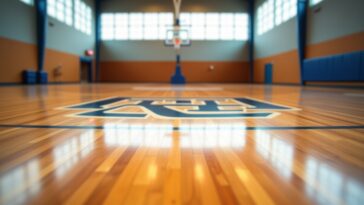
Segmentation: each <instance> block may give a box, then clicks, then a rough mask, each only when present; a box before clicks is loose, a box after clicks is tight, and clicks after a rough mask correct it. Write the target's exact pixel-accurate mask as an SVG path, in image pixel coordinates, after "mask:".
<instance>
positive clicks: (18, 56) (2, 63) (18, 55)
mask: <svg viewBox="0 0 364 205" xmlns="http://www.w3.org/2000/svg"><path fill="white" fill-rule="evenodd" d="M36 67H37V47H36V46H35V45H32V44H28V43H23V42H19V41H14V40H9V39H5V38H1V37H0V82H1V83H19V82H21V72H22V71H23V70H25V69H29V68H32V69H33V70H35V69H36Z"/></svg>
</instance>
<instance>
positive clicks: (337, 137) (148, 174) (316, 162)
mask: <svg viewBox="0 0 364 205" xmlns="http://www.w3.org/2000/svg"><path fill="white" fill-rule="evenodd" d="M0 96H1V98H0V204H37V205H39V204H50V205H54V204H97V205H99V204H133V205H137V204H156V205H161V204H206V205H214V204H222V205H227V204H260V205H271V204H276V205H286V204H287V205H291V204H295V205H299V204H320V205H330V204H338V205H339V204H340V205H341V204H348V205H363V204H364V90H360V89H339V88H319V87H306V88H302V87H299V86H263V85H254V86H253V85H229V84H227V85H221V84H211V85H208V84H203V85H201V84H196V85H188V86H185V87H171V86H169V85H164V84H95V85H50V86H42V87H41V86H29V87H26V86H13V87H12V86H10V87H0ZM115 96H116V97H117V96H119V97H120V96H121V97H131V98H136V99H139V100H140V99H143V98H145V99H151V98H159V99H161V100H162V101H163V99H166V100H167V101H168V100H169V101H170V100H173V99H177V100H181V99H182V100H183V99H201V98H206V99H215V98H216V99H218V100H220V101H221V100H222V101H224V102H228V101H229V99H234V98H241V97H246V98H249V99H256V100H259V101H264V102H268V103H269V102H270V103H274V104H278V105H283V106H287V107H291V108H292V110H283V111H274V112H273V113H275V114H274V116H273V117H268V118H254V117H248V118H231V119H230V118H223V119H220V118H218V117H212V118H205V119H201V118H196V119H195V118H178V117H176V118H175V119H173V118H163V117H160V116H159V117H158V116H157V115H148V117H144V118H137V119H134V118H125V117H110V118H109V117H102V116H95V117H91V116H89V117H85V116H82V117H80V116H77V113H80V112H83V111H85V110H82V109H80V110H77V109H67V108H69V106H72V105H77V104H81V103H87V102H93V101H96V100H100V99H106V98H108V99H109V98H111V97H115ZM117 103H120V102H117ZM121 103H122V102H121ZM91 110H92V109H91ZM126 111H127V113H128V112H129V113H135V112H143V110H141V109H140V108H138V107H132V108H127V109H124V110H122V111H116V112H117V113H120V112H126ZM250 112H258V111H250Z"/></svg>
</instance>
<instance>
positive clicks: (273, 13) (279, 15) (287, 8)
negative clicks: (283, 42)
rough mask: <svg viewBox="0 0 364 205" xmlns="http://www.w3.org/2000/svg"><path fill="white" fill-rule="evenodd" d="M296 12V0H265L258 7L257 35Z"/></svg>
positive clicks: (289, 17) (286, 19) (294, 14)
mask: <svg viewBox="0 0 364 205" xmlns="http://www.w3.org/2000/svg"><path fill="white" fill-rule="evenodd" d="M296 14H297V0H267V1H266V2H264V3H263V4H262V5H261V6H259V8H258V17H257V21H258V28H257V30H258V35H262V34H264V33H266V32H267V31H269V30H271V29H273V27H274V26H278V25H280V24H282V23H284V22H286V21H288V20H289V19H291V18H292V17H294V16H296Z"/></svg>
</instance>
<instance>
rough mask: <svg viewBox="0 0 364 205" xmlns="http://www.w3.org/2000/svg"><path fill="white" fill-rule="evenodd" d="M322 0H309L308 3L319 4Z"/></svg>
mask: <svg viewBox="0 0 364 205" xmlns="http://www.w3.org/2000/svg"><path fill="white" fill-rule="evenodd" d="M321 1H323V0H310V5H311V6H315V5H316V4H319V3H320V2H321Z"/></svg>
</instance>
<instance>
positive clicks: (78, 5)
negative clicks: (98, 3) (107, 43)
mask: <svg viewBox="0 0 364 205" xmlns="http://www.w3.org/2000/svg"><path fill="white" fill-rule="evenodd" d="M68 1H71V0H68ZM75 28H76V29H77V30H79V31H81V32H83V33H86V34H88V35H91V32H92V10H91V8H90V7H89V6H87V5H86V4H85V3H84V2H82V1H81V0H75Z"/></svg>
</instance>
